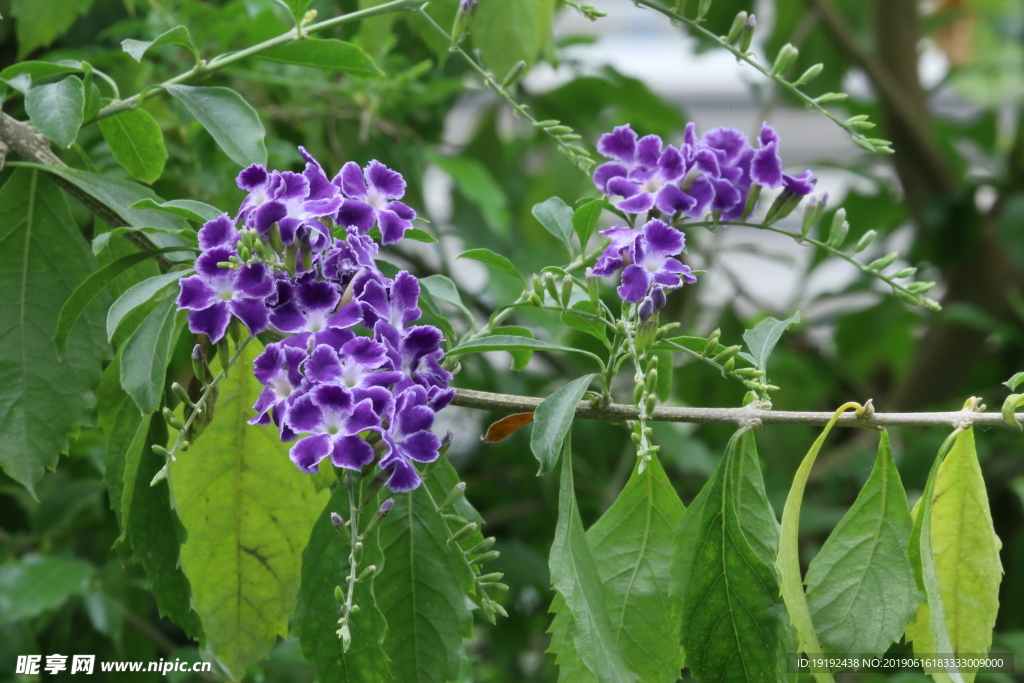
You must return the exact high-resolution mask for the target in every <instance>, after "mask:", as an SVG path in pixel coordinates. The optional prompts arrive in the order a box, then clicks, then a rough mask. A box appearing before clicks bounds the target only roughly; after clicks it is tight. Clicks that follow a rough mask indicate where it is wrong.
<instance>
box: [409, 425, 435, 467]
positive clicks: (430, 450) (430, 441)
mask: <svg viewBox="0 0 1024 683" xmlns="http://www.w3.org/2000/svg"><path fill="white" fill-rule="evenodd" d="M440 447H441V438H440V437H439V436H438V435H437V434H433V433H431V432H427V431H422V432H416V433H415V434H410V435H409V436H407V437H405V439H403V440H402V445H401V449H402V454H403V455H405V456H406V457H409V458H411V459H413V460H416V461H417V462H434V461H435V460H437V456H438V452H437V450H438V449H439V448H440Z"/></svg>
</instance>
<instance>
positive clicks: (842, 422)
mask: <svg viewBox="0 0 1024 683" xmlns="http://www.w3.org/2000/svg"><path fill="white" fill-rule="evenodd" d="M541 400H543V399H540V398H534V397H532V396H513V395H510V394H494V393H490V392H487V391H473V390H471V389H457V390H456V393H455V399H454V400H453V401H452V405H454V406H461V407H463V408H474V409H477V410H493V411H495V412H500V413H528V412H532V411H533V410H534V409H536V407H537V405H538V404H540V402H541ZM576 417H578V418H580V419H583V420H601V421H603V422H625V421H627V420H636V419H638V418H639V417H640V412H639V410H637V408H636V406H629V405H623V404H619V403H613V404H611V405H607V406H595V405H592V404H591V403H589V402H587V401H582V402H580V404H579V405H578V406H577V407H576ZM648 419H649V420H652V421H654V422H693V423H698V424H750V423H752V422H754V423H755V424H756V422H755V421H759V422H760V424H776V425H807V426H812V427H820V426H823V425H826V424H828V421H829V420H831V419H832V413H819V412H804V411H788V410H764V409H763V408H756V407H751V406H747V407H745V408H669V407H664V406H661V407H657V408H655V409H654V412H653V413H652V414H651V416H650V417H649V418H648ZM1017 419H1018V420H1024V413H1018V414H1017ZM965 421H966V422H969V423H970V424H973V425H976V426H985V427H994V426H1000V425H1003V426H1008V425H1006V423H1005V422H1003V418H1002V416H1001V415H999V414H997V413H979V412H974V411H971V410H962V411H955V412H935V413H873V414H871V415H870V416H869V417H857V416H856V415H855V414H853V413H850V414H847V415H843V416H841V417H840V418H839V421H838V422H837V423H836V424H837V425H839V426H843V427H861V428H864V429H877V428H881V427H897V426H899V427H956V426H959V425H961V424H962V423H964V422H965Z"/></svg>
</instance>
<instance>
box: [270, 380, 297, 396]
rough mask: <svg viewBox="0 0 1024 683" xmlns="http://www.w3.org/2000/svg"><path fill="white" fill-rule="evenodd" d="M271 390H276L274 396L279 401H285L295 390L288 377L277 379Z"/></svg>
mask: <svg viewBox="0 0 1024 683" xmlns="http://www.w3.org/2000/svg"><path fill="white" fill-rule="evenodd" d="M271 388H273V390H274V396H276V397H277V400H278V401H283V400H285V399H286V398H288V397H289V396H291V395H292V392H293V391H294V389H293V388H292V383H291V382H289V381H288V378H287V377H277V378H275V379H274V381H273V383H272V384H271Z"/></svg>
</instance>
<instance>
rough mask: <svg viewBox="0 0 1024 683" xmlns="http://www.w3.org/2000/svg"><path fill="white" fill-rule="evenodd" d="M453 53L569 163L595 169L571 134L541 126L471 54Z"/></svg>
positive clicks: (430, 19)
mask: <svg viewBox="0 0 1024 683" xmlns="http://www.w3.org/2000/svg"><path fill="white" fill-rule="evenodd" d="M420 14H421V15H422V16H423V18H424V19H425V20H426V21H427V23H429V24H430V25H431V26H432V27H433V28H434V30H435V31H436V32H437V33H438V34H439V35H442V36H444V37H445V39H446V40H448V41H449V42H450V41H451V39H452V38H451V35H450V34H449V33H448V32H447V31H445V30H444V29H443V28H442V27H441V26H440V25H439V24H438V23H437V22H436V21H434V18H433V17H431V16H430V15H429V14H427V13H426V12H425V11H424V10H423V8H422V7H421V8H420ZM452 52H455V53H458V54H459V55H460V56H461V57H462V59H463V60H465V62H466V63H467V64H468V65H469V66H470V67H471V68H472V69H473V70H474V71H476V72H477V73H478V74H480V76H481V77H482V78H483V79H484V85H486V86H487V87H488V88H489V89H490V90H491V91H492V92H494V94H496V95H497V96H498V97H500V98H501V99H503V100H505V101H506V102H507V103H508V104H509V106H511V107H512V109H513V111H515V112H516V114H518V115H519V116H522V117H523V118H524V119H526V120H527V121H529V122H530V123H531V124H533V126H534V127H535V128H539V129H541V130H543V131H544V132H546V133H547V134H548V135H550V136H551V138H552V139H553V140H554V141H555V143H556V144H557V145H558V148H559V149H560V150H561V151H562V153H563V154H565V156H566V157H568V159H569V161H571V162H572V163H573V164H574V165H575V166H576V167H577V168H579V169H580V170H581V171H583V172H584V173H587V174H589V173H590V169H592V168H593V167H594V163H595V162H594V160H593V159H591V158H590V153H589V152H588V151H587V150H586V149H585V148H583V147H582V146H580V145H578V144H575V142H574V141H572V140H571V136H572V133H571V132H569V133H565V132H561V133H553V132H552V130H554V128H553V125H552V126H544V125H541V122H540V121H538V120H537V119H535V118H534V117H533V116H532V115H531V114H529V113H528V112H527V111H526V105H525V104H522V103H520V102H517V101H516V100H515V98H513V97H512V95H511V94H509V92H508V91H507V90H505V88H504V87H502V85H501V83H499V82H498V80H497V79H496V78H495V77H494V75H493V74H491V72H489V71H488V70H487V69H485V68H484V67H483V66H481V65H480V64H479V63H478V62H477V61H476V60H475V59H473V58H472V57H471V56H470V55H469V53H467V52H466V51H465V50H463V49H462V48H461V47H458V46H454V47H452ZM566 135H569V136H570V139H565V136H566Z"/></svg>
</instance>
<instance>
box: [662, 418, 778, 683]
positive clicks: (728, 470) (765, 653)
mask: <svg viewBox="0 0 1024 683" xmlns="http://www.w3.org/2000/svg"><path fill="white" fill-rule="evenodd" d="M746 431H747V430H745V429H741V430H739V431H738V432H736V433H735V434H734V435H733V437H732V439H730V441H729V444H728V446H727V447H726V453H725V458H724V459H723V461H722V462H721V463H720V464H719V466H718V468H717V469H716V470H715V474H714V476H713V477H712V478H711V479H710V480H709V481H708V483H707V484H706V485H705V486H704V490H702V491H701V494H700V496H703V499H701V497H700V496H698V500H696V501H694V504H693V505H692V506H691V507H690V510H689V511H688V512H687V513H686V515H685V516H684V517H683V523H682V524H681V525H680V538H679V540H678V541H677V542H679V543H680V544H681V545H682V544H684V541H687V540H688V541H691V542H689V543H687V544H686V545H683V547H684V548H686V547H689V548H690V549H691V550H690V551H689V552H688V553H687V552H685V551H684V552H683V553H682V554H683V556H684V560H688V562H686V561H684V562H683V564H684V566H685V565H686V564H688V565H689V567H688V569H687V571H686V575H685V577H684V578H685V579H686V588H685V593H684V598H683V607H682V615H681V616H682V624H683V647H684V648H685V650H686V653H687V666H689V667H690V669H691V670H692V671H693V674H694V676H696V677H698V678H700V679H703V680H728V681H764V682H766V683H767V682H769V681H770V682H772V683H774V682H775V681H777V680H778V669H779V659H780V643H781V641H782V640H783V638H782V634H781V632H782V630H783V628H784V623H783V620H784V617H783V616H782V614H783V612H782V600H781V598H780V596H779V583H778V577H777V575H776V573H775V570H774V568H773V567H772V565H771V559H770V558H768V557H765V553H764V552H763V551H762V552H759V550H758V546H756V545H754V544H753V543H752V541H753V540H754V539H753V538H752V535H753V534H752V532H753V530H754V529H757V528H761V527H763V526H766V525H768V524H772V525H774V522H775V520H774V517H771V518H769V515H770V508H762V509H760V510H759V511H758V512H757V513H756V514H754V508H755V507H758V508H761V506H762V505H767V501H764V502H763V504H762V503H761V502H760V501H758V499H757V498H758V497H757V496H753V497H752V496H750V495H749V493H756V492H757V484H758V483H760V472H759V471H758V472H756V473H752V472H748V470H749V469H751V468H750V467H749V465H751V462H750V456H751V455H752V454H753V453H754V451H753V447H752V444H751V445H750V446H748V445H747V444H746V443H744V441H745V439H744V436H745V434H746ZM753 469H755V470H756V469H757V468H756V467H754V468H753ZM705 491H706V493H705ZM745 491H747V493H745ZM762 495H763V491H762ZM696 512H699V513H700V516H699V518H698V517H697V515H696ZM759 541H760V543H761V544H762V545H763V546H768V545H770V543H771V539H770V538H769V539H759ZM782 665H783V666H784V665H785V662H783V663H782Z"/></svg>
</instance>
